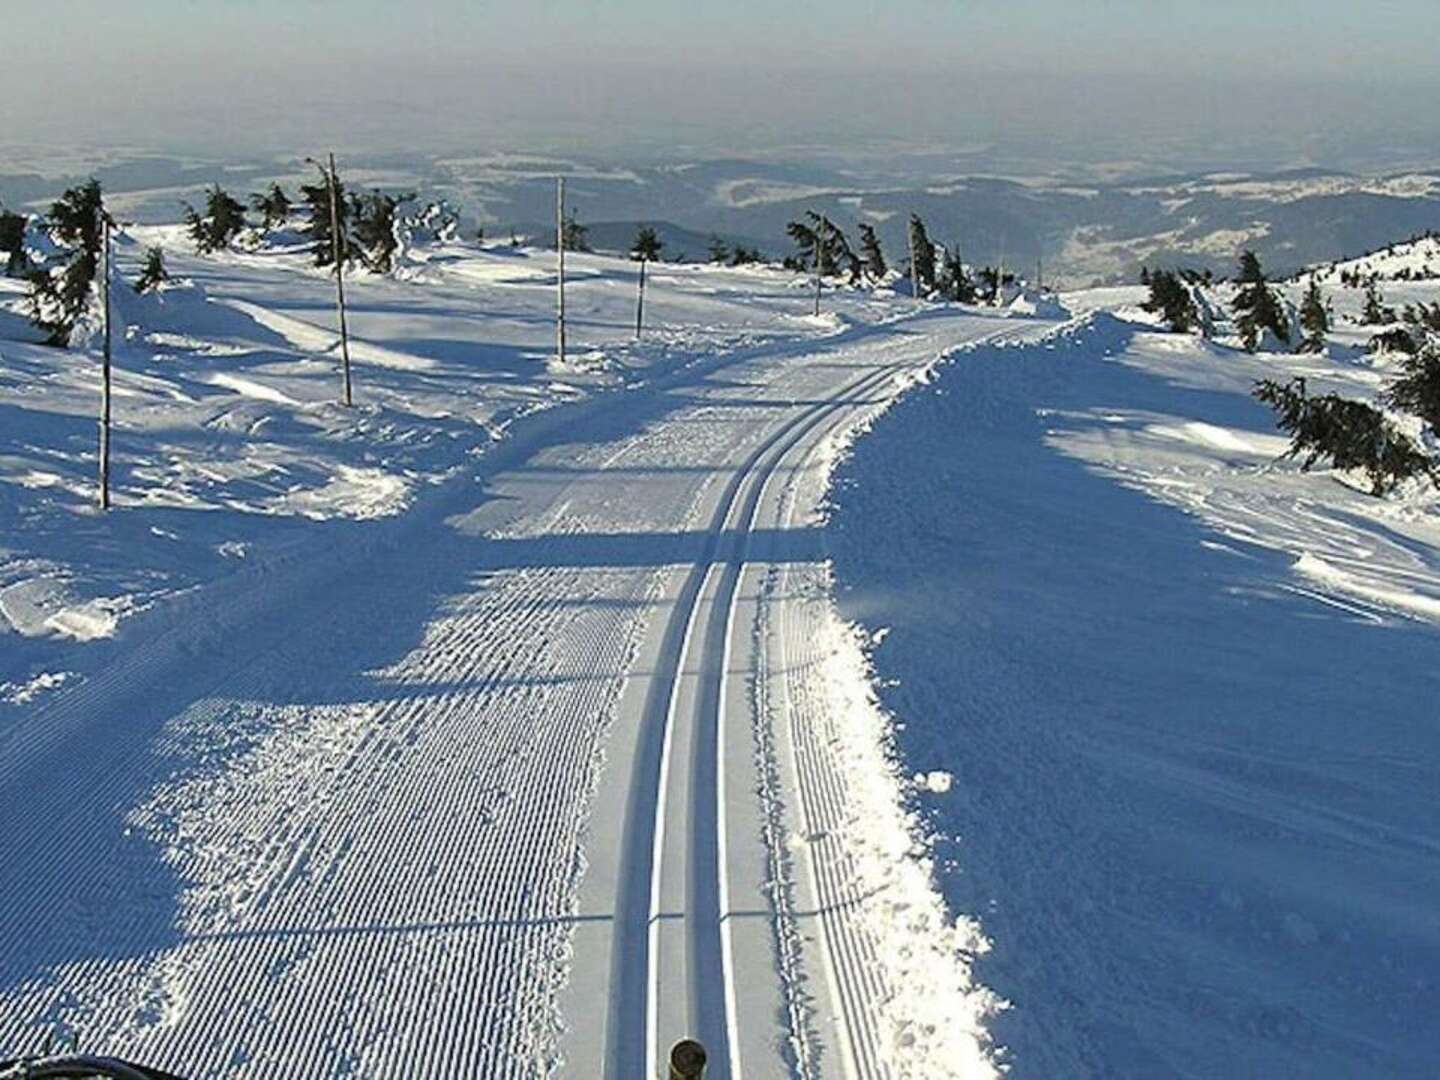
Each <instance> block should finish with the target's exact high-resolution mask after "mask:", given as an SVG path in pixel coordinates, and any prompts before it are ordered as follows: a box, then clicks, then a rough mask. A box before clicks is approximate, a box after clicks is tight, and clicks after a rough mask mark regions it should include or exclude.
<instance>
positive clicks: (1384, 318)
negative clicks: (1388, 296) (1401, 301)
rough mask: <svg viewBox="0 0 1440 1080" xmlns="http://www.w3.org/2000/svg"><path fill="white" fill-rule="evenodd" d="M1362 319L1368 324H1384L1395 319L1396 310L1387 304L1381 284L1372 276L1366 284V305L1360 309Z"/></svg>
mask: <svg viewBox="0 0 1440 1080" xmlns="http://www.w3.org/2000/svg"><path fill="white" fill-rule="evenodd" d="M1360 321H1361V322H1362V323H1363V324H1364V325H1366V326H1382V325H1385V324H1386V323H1392V322H1394V321H1395V311H1394V309H1392V308H1388V307H1386V306H1385V298H1384V297H1383V296H1381V295H1380V286H1379V285H1378V284H1376V282H1375V279H1374V278H1373V277H1372V278H1371V279H1370V280H1369V282H1368V283H1366V285H1365V306H1364V307H1363V308H1362V309H1361V311H1360Z"/></svg>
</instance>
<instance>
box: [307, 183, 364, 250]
mask: <svg viewBox="0 0 1440 1080" xmlns="http://www.w3.org/2000/svg"><path fill="white" fill-rule="evenodd" d="M334 186H335V214H336V218H337V220H338V221H339V223H340V236H339V240H340V261H341V262H343V263H346V264H348V263H349V262H350V260H351V259H352V258H353V257H354V251H353V245H352V243H351V237H350V202H349V200H348V199H346V197H345V184H344V182H343V181H342V180H341V179H340V178H339V177H338V176H336V177H334ZM300 199H301V201H302V202H304V204H305V211H306V216H307V217H308V218H309V221H308V222H307V223H306V226H305V232H306V235H308V236H309V237H310V250H311V252H312V253H313V254H314V257H315V265H316V266H330V265H331V264H333V263H334V261H335V253H334V249H335V244H334V241H333V240H332V239H331V231H330V183H329V182H328V181H322V182H321V183H318V184H301V185H300Z"/></svg>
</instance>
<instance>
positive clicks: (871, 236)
mask: <svg viewBox="0 0 1440 1080" xmlns="http://www.w3.org/2000/svg"><path fill="white" fill-rule="evenodd" d="M860 259H861V261H862V263H863V265H864V268H865V275H866V276H867V277H868V278H869V279H870V280H871V281H881V280H883V279H884V277H885V275H886V273H887V272H888V271H889V269H890V268H889V267H888V266H886V265H885V253H884V252H883V251H881V250H880V238H879V237H878V236H876V235H875V226H874V225H871V224H870V223H868V222H862V223H861V225H860Z"/></svg>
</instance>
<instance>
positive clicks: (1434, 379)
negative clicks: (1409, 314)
mask: <svg viewBox="0 0 1440 1080" xmlns="http://www.w3.org/2000/svg"><path fill="white" fill-rule="evenodd" d="M1397 362H1398V364H1399V367H1400V377H1399V378H1397V379H1396V380H1395V381H1394V382H1392V383H1391V384H1390V385H1389V386H1388V387H1386V389H1385V390H1384V392H1383V393H1382V395H1381V399H1382V400H1383V401H1384V402H1385V403H1386V404H1388V405H1391V406H1393V407H1394V408H1397V409H1403V410H1405V411H1406V412H1409V413H1414V414H1415V415H1416V416H1418V417H1420V419H1421V420H1424V421H1425V423H1427V424H1429V425H1430V430H1431V431H1434V432H1436V433H1437V434H1440V345H1437V344H1436V343H1435V342H1433V341H1430V342H1426V344H1425V345H1424V346H1423V347H1421V349H1420V350H1419V351H1418V352H1416V353H1413V354H1409V353H1403V352H1402V353H1400V354H1399V357H1398V361H1397Z"/></svg>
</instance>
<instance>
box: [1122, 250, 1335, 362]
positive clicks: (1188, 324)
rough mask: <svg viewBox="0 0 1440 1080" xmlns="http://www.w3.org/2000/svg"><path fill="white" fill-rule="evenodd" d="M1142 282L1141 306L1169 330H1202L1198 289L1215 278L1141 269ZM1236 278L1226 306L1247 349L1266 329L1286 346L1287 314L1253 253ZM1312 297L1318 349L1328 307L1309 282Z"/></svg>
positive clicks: (1207, 274)
mask: <svg viewBox="0 0 1440 1080" xmlns="http://www.w3.org/2000/svg"><path fill="white" fill-rule="evenodd" d="M1140 281H1141V283H1142V284H1144V285H1147V286H1149V289H1150V294H1149V297H1148V298H1147V299H1146V301H1145V303H1144V304H1143V305H1142V306H1143V307H1144V308H1145V310H1146V311H1149V312H1152V313H1154V314H1158V315H1159V316H1160V317H1161V318H1163V319H1164V320H1165V322H1166V325H1168V326H1169V327H1170V329H1171V330H1172V331H1174V332H1176V333H1189V332H1190V331H1192V330H1195V329H1199V330H1201V331H1202V332H1203V331H1204V330H1205V329H1206V325H1205V323H1204V321H1203V319H1202V313H1201V299H1200V297H1201V295H1202V294H1201V290H1202V289H1203V288H1205V287H1208V286H1209V285H1211V284H1213V282H1214V277H1213V276H1212V275H1211V273H1210V271H1208V270H1206V271H1203V272H1202V271H1195V270H1164V269H1154V270H1152V269H1150V268H1149V267H1141V269H1140ZM1235 281H1236V284H1237V286H1238V288H1237V290H1236V293H1235V297H1234V299H1232V300H1231V302H1230V308H1231V313H1232V315H1233V317H1234V323H1235V330H1236V332H1237V333H1238V334H1239V335H1240V340H1241V342H1242V343H1243V344H1244V346H1245V349H1246V351H1247V352H1255V351H1256V350H1257V349H1259V347H1260V344H1261V341H1262V340H1263V338H1264V335H1265V333H1266V332H1267V331H1268V332H1269V333H1271V334H1273V335H1274V336H1275V337H1276V338H1277V339H1278V340H1279V341H1281V342H1282V343H1285V344H1289V343H1290V340H1291V336H1292V329H1291V326H1290V318H1289V315H1288V313H1287V312H1286V310H1285V305H1284V303H1283V302H1282V301H1281V299H1280V297H1279V295H1278V294H1277V293H1276V292H1275V290H1274V289H1273V288H1271V286H1270V283H1269V282H1268V281H1267V280H1266V278H1265V271H1264V269H1263V268H1262V267H1261V265H1260V259H1259V258H1258V257H1257V256H1256V254H1255V253H1254V252H1253V251H1246V252H1244V253H1243V254H1242V255H1241V256H1240V267H1239V273H1238V274H1237V276H1236V279H1235ZM1312 295H1313V298H1314V299H1315V300H1316V301H1317V302H1319V308H1318V311H1317V310H1311V311H1310V312H1309V316H1308V318H1309V321H1310V325H1311V327H1312V328H1314V334H1315V335H1317V336H1312V337H1311V339H1310V341H1311V344H1313V343H1314V342H1315V341H1318V342H1319V347H1318V348H1323V347H1324V335H1325V333H1326V332H1328V330H1329V328H1330V322H1329V310H1328V309H1327V308H1326V307H1325V306H1324V303H1323V301H1320V300H1319V297H1320V293H1319V287H1318V286H1316V285H1314V283H1313V282H1312ZM1308 299H1309V298H1307V300H1308ZM1318 348H1317V350H1316V351H1318Z"/></svg>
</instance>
